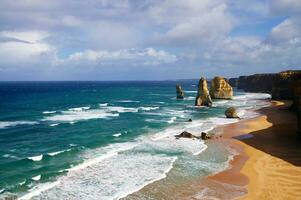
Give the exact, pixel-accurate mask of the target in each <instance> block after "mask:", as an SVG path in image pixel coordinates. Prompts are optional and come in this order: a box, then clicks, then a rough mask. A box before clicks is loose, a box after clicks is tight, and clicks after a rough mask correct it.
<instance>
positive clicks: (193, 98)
mask: <svg viewBox="0 0 301 200" xmlns="http://www.w3.org/2000/svg"><path fill="white" fill-rule="evenodd" d="M184 100H189V101H190V100H195V97H192V96H190V97H184Z"/></svg>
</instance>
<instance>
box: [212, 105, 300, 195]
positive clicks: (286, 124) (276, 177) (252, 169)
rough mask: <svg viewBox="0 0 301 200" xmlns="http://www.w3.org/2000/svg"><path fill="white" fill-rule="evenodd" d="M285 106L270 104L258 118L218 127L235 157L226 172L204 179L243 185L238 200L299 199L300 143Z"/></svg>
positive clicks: (290, 113) (294, 122)
mask: <svg viewBox="0 0 301 200" xmlns="http://www.w3.org/2000/svg"><path fill="white" fill-rule="evenodd" d="M288 107H289V103H288V102H286V103H283V102H276V101H273V102H272V105H271V106H270V107H266V108H262V109H260V110H259V111H258V112H259V113H260V114H261V115H260V116H259V117H256V118H254V119H250V120H241V121H240V122H238V123H234V124H230V125H225V126H222V127H219V128H218V129H216V130H215V131H222V132H223V139H222V140H225V141H227V142H228V143H229V145H231V146H232V147H233V148H235V149H237V151H238V152H239V155H237V156H235V157H234V159H233V160H232V161H231V163H230V164H231V166H232V167H230V169H228V170H225V171H223V172H220V173H218V174H216V175H214V176H211V177H208V178H207V179H211V180H215V181H217V182H222V183H226V184H231V185H239V186H244V187H245V188H246V189H247V193H246V195H243V196H242V197H240V198H239V199H250V200H251V199H260V200H263V199H273V200H277V199H279V200H283V199H285V200H290V199H291V200H297V199H301V140H300V138H297V135H296V130H297V125H296V116H295V115H294V114H293V113H292V112H291V111H289V110H288Z"/></svg>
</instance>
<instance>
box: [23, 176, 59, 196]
mask: <svg viewBox="0 0 301 200" xmlns="http://www.w3.org/2000/svg"><path fill="white" fill-rule="evenodd" d="M59 183H60V182H59V181H56V182H53V183H44V184H41V185H39V186H37V187H34V188H33V189H31V190H30V192H29V193H27V194H25V195H24V196H22V197H20V198H19V200H28V199H31V198H33V197H35V196H38V195H39V194H41V193H42V192H44V191H46V190H49V189H51V188H53V187H55V186H56V185H58V184H59Z"/></svg>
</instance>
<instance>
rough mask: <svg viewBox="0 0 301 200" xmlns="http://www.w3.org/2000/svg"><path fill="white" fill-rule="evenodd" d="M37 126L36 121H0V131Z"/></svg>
mask: <svg viewBox="0 0 301 200" xmlns="http://www.w3.org/2000/svg"><path fill="white" fill-rule="evenodd" d="M35 124H38V122H36V121H2V122H1V121H0V129H4V128H8V127H12V126H18V125H35Z"/></svg>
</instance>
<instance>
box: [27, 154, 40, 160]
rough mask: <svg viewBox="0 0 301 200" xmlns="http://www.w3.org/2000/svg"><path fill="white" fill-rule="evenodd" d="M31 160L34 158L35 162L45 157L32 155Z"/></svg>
mask: <svg viewBox="0 0 301 200" xmlns="http://www.w3.org/2000/svg"><path fill="white" fill-rule="evenodd" d="M28 159H29V160H32V161H34V162H37V161H41V160H42V159H43V155H42V154H41V155H38V156H32V157H28Z"/></svg>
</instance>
